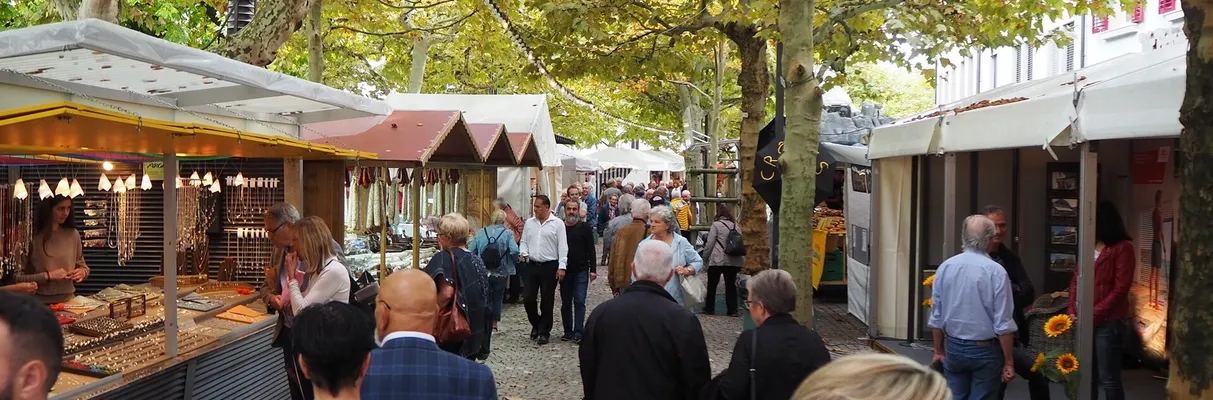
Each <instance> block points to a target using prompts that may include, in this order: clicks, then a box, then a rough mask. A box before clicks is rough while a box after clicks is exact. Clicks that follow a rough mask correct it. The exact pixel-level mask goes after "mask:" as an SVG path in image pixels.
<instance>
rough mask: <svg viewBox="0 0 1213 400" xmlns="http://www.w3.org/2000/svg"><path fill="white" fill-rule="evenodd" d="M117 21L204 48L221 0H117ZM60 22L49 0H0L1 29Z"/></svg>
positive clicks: (214, 34)
mask: <svg viewBox="0 0 1213 400" xmlns="http://www.w3.org/2000/svg"><path fill="white" fill-rule="evenodd" d="M120 1H122V6H121V14H120V15H119V16H118V22H119V24H120V25H122V26H124V27H126V28H130V29H133V30H136V31H139V32H143V33H144V34H147V35H150V36H155V37H158V38H161V39H165V40H168V41H172V42H176V43H181V44H184V45H187V46H191V47H198V48H204V47H206V46H208V45H210V44H213V43H214V42H215V41H216V39H218V33H219V26H220V24H221V22H222V18H223V17H222V15H221V13H220V12H219V9H220V8H221V6H222V3H224V0H120ZM53 22H60V17H59V12H58V10H56V9H55V5H54V4H53V3H52V2H51V1H49V0H18V1H0V25H2V26H3V29H17V28H25V27H29V26H35V25H42V24H49V23H53Z"/></svg>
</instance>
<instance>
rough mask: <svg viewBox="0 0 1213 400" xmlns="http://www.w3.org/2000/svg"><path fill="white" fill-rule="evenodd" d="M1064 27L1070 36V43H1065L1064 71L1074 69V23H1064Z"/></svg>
mask: <svg viewBox="0 0 1213 400" xmlns="http://www.w3.org/2000/svg"><path fill="white" fill-rule="evenodd" d="M1064 29H1065V32H1066V35H1067V36H1069V37H1070V44H1067V45H1066V72H1069V71H1073V70H1074V23H1073V22H1071V23H1068V24H1066V26H1065V28H1064Z"/></svg>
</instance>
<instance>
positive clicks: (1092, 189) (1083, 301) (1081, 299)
mask: <svg viewBox="0 0 1213 400" xmlns="http://www.w3.org/2000/svg"><path fill="white" fill-rule="evenodd" d="M1079 162H1080V163H1081V165H1080V169H1079V175H1078V288H1077V289H1078V293H1077V296H1078V299H1077V303H1076V305H1077V306H1078V322H1077V325H1078V333H1077V336H1076V339H1075V346H1077V347H1078V348H1077V349H1076V350H1077V351H1078V360H1079V362H1085V363H1087V365H1091V366H1094V363H1092V362H1091V360H1092V356H1094V354H1093V353H1094V350H1095V349H1094V344H1093V343H1092V339H1093V338H1094V337H1095V326H1094V325H1092V324H1091V320H1092V319H1093V317H1094V315H1095V305H1094V300H1095V293H1094V291H1095V257H1094V254H1092V251H1094V249H1095V197H1096V195H1097V194H1098V192H1097V190H1096V183H1097V182H1099V175H1098V168H1099V154H1098V153H1096V146H1095V144H1094V143H1092V142H1085V143H1083V144H1082V153H1081V156H1080V157H1079ZM1070 295H1071V296H1073V295H1075V294H1074V293H1071V294H1070ZM1090 370H1091V369H1087V371H1090ZM1091 375H1092V374H1089V373H1085V374H1079V383H1078V398H1079V399H1081V400H1088V399H1091V398H1092V396H1093V395H1094V393H1091Z"/></svg>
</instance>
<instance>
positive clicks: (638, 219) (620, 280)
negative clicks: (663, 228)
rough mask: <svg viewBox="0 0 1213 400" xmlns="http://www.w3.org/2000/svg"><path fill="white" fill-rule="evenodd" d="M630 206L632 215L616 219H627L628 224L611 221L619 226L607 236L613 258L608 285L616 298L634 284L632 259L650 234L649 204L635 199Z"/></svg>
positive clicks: (610, 264)
mask: <svg viewBox="0 0 1213 400" xmlns="http://www.w3.org/2000/svg"><path fill="white" fill-rule="evenodd" d="M629 204H630V205H629V206H628V208H629V211H630V214H631V215H625V216H620V217H616V219H617V220H618V219H621V218H625V217H626V218H627V220H626V221H627V222H623V223H619V222H618V221H611V224H612V225H614V224H618V225H616V226H617V228H615V230H614V232H608V234H607V235H608V236H610V239H609V241H610V247H611V251H610V254H611V256H610V258H608V259H607V283H609V284H610V286H611V293H613V294H614V295H616V296H618V295H619V293H620V292H622V291H623V289H624V288H626V287H628V285H629V284H631V283H632V279H631V273H630V272H629V268H630V265H631V262H632V257H634V256H636V246H637V245H639V244H640V241H642V240H644V238H645V237H646V236H648V232H649V226H648V220H649V202H648V201H646V200H644V199H635V200H632V202H631V203H629Z"/></svg>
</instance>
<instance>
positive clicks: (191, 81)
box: [0, 20, 389, 398]
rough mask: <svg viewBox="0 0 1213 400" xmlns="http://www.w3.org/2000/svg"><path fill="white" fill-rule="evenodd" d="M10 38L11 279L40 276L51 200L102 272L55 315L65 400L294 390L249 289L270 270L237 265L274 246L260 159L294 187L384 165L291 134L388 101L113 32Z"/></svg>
mask: <svg viewBox="0 0 1213 400" xmlns="http://www.w3.org/2000/svg"><path fill="white" fill-rule="evenodd" d="M0 43H9V44H12V45H6V46H0V93H3V94H4V95H3V96H0V155H3V160H2V161H0V162H2V163H4V164H5V165H6V167H5V168H0V175H2V176H0V177H2V178H3V179H2V180H0V183H6V185H3V186H2V187H0V195H3V196H2V197H3V199H4V201H3V206H4V213H3V215H2V217H3V218H0V220H3V221H4V225H5V226H4V231H5V236H4V242H5V245H4V246H3V248H2V250H3V254H4V263H3V266H4V268H3V270H4V273H5V274H8V273H13V272H14V271H21V270H24V267H25V266H24V265H22V264H21V263H22V262H24V257H23V254H25V252H28V249H29V247H27V245H28V242H29V241H28V235H29V234H30V233H31V232H30V222H31V221H30V219H31V213H32V211H31V210H32V207H34V205H35V204H37V203H38V202H40V201H48V200H43V199H47V198H52V196H62V197H68V198H71V199H72V204H73V209H74V211H73V213H74V215H75V216H76V217H77V218H78V221H80V222H79V223H78V224H77V228H78V229H79V230H80V232H81V235H82V241H83V242H82V246H85V247H84V248H85V251H84V253H85V260H86V262H87V263H88V264H89V265H90V267H92V268H91V270H92V272H91V274H90V275H89V276H88V277H86V279H85V280H84V281H83V282H80V285H79V286H78V287H77V292H76V294H77V296H76V297H73V298H69V299H66V301H64V302H61V303H57V304H58V305H53V306H52V307H53V308H54V309H56V310H57V311H56V313H57V314H59V316H60V321H61V322H62V323H63V324H64V325H65V334H64V336H65V340H66V347H67V349H66V350H67V353H68V354H67V359H66V360H65V361H66V362H65V365H66V369H65V371H64V372H62V373H61V374H60V377H59V379H58V382H57V384H56V386H55V387H54V388H53V389H52V396H53V397H55V398H162V397H166V396H172V397H192V396H203V397H220V398H222V397H230V392H227V391H230V390H232V389H231V388H233V387H236V388H246V389H251V390H254V391H255V392H254V393H248V392H246V393H242V394H241V395H249V396H254V397H258V398H274V397H281V396H282V395H284V394H285V392H286V378H285V374H284V373H283V367H282V361H281V357H279V356H278V353H277V352H276V351H274V349H271V348H270V340H269V338H268V335H270V334H272V329H270V326H271V324H272V318H270V317H269V316H267V315H266V314H265V312H266V310H265V308H264V306H263V305H261V304H259V303H258V302H257V301H256V299H255V297H256V296H255V290H256V287H255V286H254V285H253V284H250V281H257V279H256V277H257V274H256V273H253V271H258V270H260V269H261V268H262V267H263V265H258V264H259V263H260V262H261V261H258V260H257V259H254V258H242V257H240V256H237V255H236V254H237V253H246V252H259V251H260V250H261V248H260V247H259V246H261V245H262V244H259V243H265V242H268V240H267V239H265V237H264V228H263V227H261V226H260V224H259V223H257V224H253V223H250V222H249V221H247V220H245V219H243V217H244V216H245V215H247V214H254V213H257V212H261V213H263V212H264V210H263V209H260V210H259V207H263V206H264V204H265V202H268V201H272V199H281V198H282V196H283V194H282V191H283V189H284V188H283V186H284V185H285V182H286V180H285V179H280V178H278V177H276V176H275V177H270V176H268V175H272V174H271V173H267V171H272V170H273V168H270V167H267V166H266V165H268V163H264V162H262V161H258V160H276V161H277V167H278V168H277V172H276V173H277V174H278V176H281V175H282V174H283V172H282V162H283V161H282V160H283V159H333V160H340V159H346V158H358V159H373V158H374V154H373V153H359V152H354V151H347V150H343V149H340V148H338V147H334V146H326V145H316V144H309V143H306V142H302V141H298V140H295V139H292V138H291V137H292V136H295V135H297V134H298V131H299V130H300V129H301V126H300V124H301V123H304V122H314V121H327V120H334V119H342V118H355V117H374V116H376V115H383V114H386V113H387V111H388V110H389V108H388V107H387V105H386V104H384V103H381V102H378V101H375V100H371V99H367V98H364V97H361V96H355V95H350V94H347V93H344V92H341V91H339V90H336V89H332V88H328V87H325V86H322V85H319V84H315V83H311V82H307V81H304V80H300V79H296V78H292V77H288V76H284V75H282V74H279V73H275V72H271V71H268V70H265V69H262V68H258V67H254V66H251V65H247V64H244V63H240V62H238V61H234V60H229V59H225V58H222V57H220V56H217V55H215V54H211V53H207V52H205V51H201V50H196V49H191V48H188V47H184V46H180V45H176V44H172V43H169V42H166V41H163V40H160V39H156V38H152V37H148V36H145V35H143V34H140V33H138V32H135V31H131V30H128V29H125V28H122V27H119V26H117V25H113V24H109V23H105V22H102V21H97V20H80V21H72V22H64V23H57V24H49V25H42V26H37V27H32V28H25V29H17V30H9V31H4V32H0ZM220 77H221V78H220ZM234 157H238V158H234ZM233 171H234V175H233ZM153 178H155V179H153ZM279 201H280V200H279ZM221 213H222V216H220V214H221ZM166 215H167V216H166ZM229 218H231V219H232V220H229ZM229 228H233V229H234V230H235V232H232V231H231V230H229ZM21 238H26V239H24V240H22V239H21ZM233 240H234V241H233ZM227 249H231V251H230V252H226V253H225V251H226V250H227ZM217 258H218V260H217ZM262 276H263V274H262ZM225 393H227V394H225Z"/></svg>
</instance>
